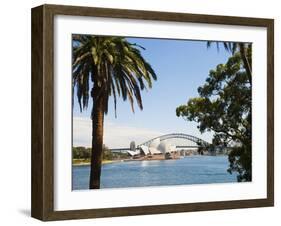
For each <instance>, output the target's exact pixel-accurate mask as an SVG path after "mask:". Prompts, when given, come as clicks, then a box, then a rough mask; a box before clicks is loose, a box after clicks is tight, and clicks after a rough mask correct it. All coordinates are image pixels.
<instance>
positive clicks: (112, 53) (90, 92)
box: [72, 35, 157, 114]
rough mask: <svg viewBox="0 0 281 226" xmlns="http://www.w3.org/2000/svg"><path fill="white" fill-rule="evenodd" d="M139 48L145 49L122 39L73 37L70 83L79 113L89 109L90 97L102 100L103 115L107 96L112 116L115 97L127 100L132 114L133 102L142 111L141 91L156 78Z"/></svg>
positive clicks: (105, 110) (88, 36) (86, 36)
mask: <svg viewBox="0 0 281 226" xmlns="http://www.w3.org/2000/svg"><path fill="white" fill-rule="evenodd" d="M139 48H142V49H144V48H143V47H141V46H139V45H137V44H132V43H129V42H128V41H127V40H126V39H125V38H122V37H107V36H92V35H73V59H72V74H73V80H72V84H73V91H74V88H75V87H76V94H77V97H78V102H79V105H80V109H81V111H82V110H83V109H84V108H87V107H88V102H89V97H90V96H91V97H92V98H93V101H94V102H95V101H97V100H98V99H99V98H100V97H101V96H102V97H103V98H104V102H103V103H104V104H103V111H104V113H107V112H108V99H109V97H110V96H112V97H113V100H114V109H115V114H116V104H117V97H118V96H119V97H122V99H123V100H124V101H125V100H127V99H128V100H129V102H130V104H131V108H132V111H133V112H134V99H135V100H136V102H137V104H138V106H139V108H140V109H143V105H142V98H141V93H140V91H141V90H143V89H147V87H148V88H151V87H152V79H154V80H156V79H157V77H156V74H155V72H154V70H153V69H152V67H151V66H150V64H149V63H148V62H147V61H146V60H145V59H144V58H143V57H142V55H141V52H140V50H139ZM90 81H91V82H92V83H93V86H92V87H90V84H91V83H90ZM90 88H91V89H90Z"/></svg>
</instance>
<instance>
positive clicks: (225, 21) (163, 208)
mask: <svg viewBox="0 0 281 226" xmlns="http://www.w3.org/2000/svg"><path fill="white" fill-rule="evenodd" d="M55 15H70V16H87V17H92V16H94V17H109V18H125V19H139V20H153V21H167V22H189V23H204V24H217V25H239V26H254V27H263V28H266V29H267V198H264V199H249V200H235V201H217V202H200V203H178V204H168V205H153V206H135V207H120V208H119V207H118V208H116V207H115V208H99V209H77V210H69V211H55V210H54V152H53V150H54V148H53V147H54V139H53V134H54V113H53V112H54V104H53V103H54V62H53V59H54V55H53V54H54V16H55ZM31 51H32V186H31V187H32V190H31V193H32V200H31V215H32V217H34V218H37V219H40V220H43V221H50V220H66V219H82V218H98V217H115V216H129V215H143V214H163V213H175V212H187V211H206V210H220V209H235V208H250V207H265V206H273V205H274V21H273V19H261V18H245V17H230V16H213V15H199V14H198V15H197V14H184V13H168V12H152V11H138V10H123V9H108V8H91V7H77V6H61V5H42V6H39V7H36V8H33V9H32V49H31Z"/></svg>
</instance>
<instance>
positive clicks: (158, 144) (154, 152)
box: [128, 138, 179, 160]
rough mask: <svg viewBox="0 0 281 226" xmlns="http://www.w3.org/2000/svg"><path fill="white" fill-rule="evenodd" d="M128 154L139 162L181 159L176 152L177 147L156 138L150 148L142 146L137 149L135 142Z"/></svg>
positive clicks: (132, 143)
mask: <svg viewBox="0 0 281 226" xmlns="http://www.w3.org/2000/svg"><path fill="white" fill-rule="evenodd" d="M128 154H129V155H130V156H131V157H132V158H133V159H139V160H145V159H151V160H153V159H155V160H161V159H175V158H179V153H178V151H177V150H176V146H174V145H171V144H170V143H168V142H167V141H160V138H156V139H155V140H153V141H152V142H151V143H150V144H149V145H148V146H146V145H141V146H139V147H138V148H136V147H135V143H134V142H131V145H130V150H129V151H128Z"/></svg>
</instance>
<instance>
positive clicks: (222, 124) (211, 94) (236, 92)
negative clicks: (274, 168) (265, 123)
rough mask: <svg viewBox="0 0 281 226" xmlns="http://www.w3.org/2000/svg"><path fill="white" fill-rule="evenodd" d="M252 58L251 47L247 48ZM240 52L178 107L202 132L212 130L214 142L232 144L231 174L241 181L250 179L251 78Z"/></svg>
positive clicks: (217, 68) (177, 111)
mask: <svg viewBox="0 0 281 226" xmlns="http://www.w3.org/2000/svg"><path fill="white" fill-rule="evenodd" d="M246 52H247V57H248V59H251V48H250V47H248V48H247V49H246ZM249 78H250V76H249V75H248V74H247V71H246V70H245V67H244V64H243V60H242V58H241V53H240V52H236V53H235V54H234V55H233V56H231V57H230V58H229V59H228V61H227V63H226V64H219V65H217V67H216V69H215V70H211V71H210V72H209V76H208V78H207V79H206V82H205V84H204V85H203V86H200V87H199V88H198V93H199V97H196V98H191V99H189V101H188V103H187V104H186V105H181V106H179V107H178V108H177V109H176V114H177V116H178V117H184V118H185V119H186V120H189V121H195V122H197V123H198V128H199V130H200V131H201V132H205V131H213V132H214V138H213V144H216V145H222V144H223V145H225V146H231V147H232V151H231V153H230V154H229V162H230V167H229V169H228V171H229V172H230V173H232V172H234V171H235V172H237V173H238V177H237V179H238V181H250V180H251V104H252V95H251V92H252V91H251V81H250V80H249Z"/></svg>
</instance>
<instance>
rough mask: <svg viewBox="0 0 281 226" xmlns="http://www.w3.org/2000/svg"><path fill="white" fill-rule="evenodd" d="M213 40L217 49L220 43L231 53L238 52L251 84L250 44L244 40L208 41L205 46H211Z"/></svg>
mask: <svg viewBox="0 0 281 226" xmlns="http://www.w3.org/2000/svg"><path fill="white" fill-rule="evenodd" d="M213 42H215V43H216V45H217V49H219V45H220V44H222V45H223V47H224V48H225V50H227V51H229V52H231V53H232V54H234V53H235V52H236V51H239V52H240V56H241V58H242V61H243V65H244V68H245V71H246V73H247V76H248V80H249V81H250V84H252V62H251V57H249V54H251V51H252V44H251V43H245V42H220V41H208V42H207V47H208V48H209V47H211V45H212V43H213ZM249 51H250V52H249Z"/></svg>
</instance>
